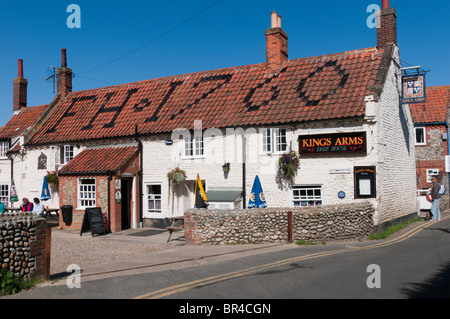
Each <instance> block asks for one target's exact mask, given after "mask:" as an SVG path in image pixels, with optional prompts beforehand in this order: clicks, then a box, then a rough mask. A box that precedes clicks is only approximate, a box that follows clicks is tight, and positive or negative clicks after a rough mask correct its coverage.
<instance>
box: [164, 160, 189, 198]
mask: <svg viewBox="0 0 450 319" xmlns="http://www.w3.org/2000/svg"><path fill="white" fill-rule="evenodd" d="M167 179H168V180H169V198H170V189H171V188H172V193H173V188H174V187H175V185H181V184H183V183H184V181H185V180H186V172H185V171H183V170H182V169H180V168H178V167H177V168H175V169H173V170H171V171H170V172H169V173H167Z"/></svg>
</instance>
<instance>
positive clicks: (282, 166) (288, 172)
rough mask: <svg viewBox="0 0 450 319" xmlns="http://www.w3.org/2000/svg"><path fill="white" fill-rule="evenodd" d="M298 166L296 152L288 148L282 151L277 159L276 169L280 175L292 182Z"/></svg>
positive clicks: (298, 160)
mask: <svg viewBox="0 0 450 319" xmlns="http://www.w3.org/2000/svg"><path fill="white" fill-rule="evenodd" d="M299 166H300V158H299V156H298V154H297V152H295V151H292V150H290V151H289V152H287V153H284V154H283V155H281V156H280V158H279V159H278V170H279V173H280V175H281V177H282V178H283V179H284V180H285V181H287V182H292V181H293V179H294V177H295V175H296V174H297V169H298V167H299Z"/></svg>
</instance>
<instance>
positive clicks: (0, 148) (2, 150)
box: [0, 141, 9, 159]
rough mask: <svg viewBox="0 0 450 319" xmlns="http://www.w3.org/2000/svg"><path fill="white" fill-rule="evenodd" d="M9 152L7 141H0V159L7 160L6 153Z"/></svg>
mask: <svg viewBox="0 0 450 319" xmlns="http://www.w3.org/2000/svg"><path fill="white" fill-rule="evenodd" d="M8 151H9V142H8V141H0V158H1V159H5V158H8V156H7V155H6V153H7V152H8Z"/></svg>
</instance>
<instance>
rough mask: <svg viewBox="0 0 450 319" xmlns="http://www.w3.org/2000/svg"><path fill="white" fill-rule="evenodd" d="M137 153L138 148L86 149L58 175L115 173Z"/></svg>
mask: <svg viewBox="0 0 450 319" xmlns="http://www.w3.org/2000/svg"><path fill="white" fill-rule="evenodd" d="M137 151H138V147H137V146H129V147H111V148H96V149H86V150H84V151H82V152H81V153H80V154H78V155H77V156H75V157H74V158H73V159H72V160H71V161H70V162H69V163H68V164H66V165H65V166H64V167H63V168H61V169H60V170H59V171H58V174H59V173H62V174H64V173H65V174H71V173H72V174H73V173H75V174H76V173H100V172H103V173H106V172H108V171H111V172H115V171H117V170H119V169H121V168H122V167H123V165H125V164H126V163H127V162H128V160H129V159H130V158H131V157H132V156H133V155H134V154H135V153H136V152H137Z"/></svg>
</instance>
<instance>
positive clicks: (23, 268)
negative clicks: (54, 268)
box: [0, 212, 50, 278]
mask: <svg viewBox="0 0 450 319" xmlns="http://www.w3.org/2000/svg"><path fill="white" fill-rule="evenodd" d="M47 237H49V236H48V232H47V221H46V220H45V219H44V218H41V217H37V216H36V215H35V214H34V213H31V212H25V213H3V214H0V271H3V270H11V271H13V272H14V273H15V274H16V275H17V276H22V277H31V278H42V277H44V278H47V274H48V271H49V269H48V265H49V260H47V259H49V258H50V255H49V252H48V253H47V254H46V245H48V244H47V242H48V241H47V239H50V238H47ZM48 249H50V247H47V250H48Z"/></svg>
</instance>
